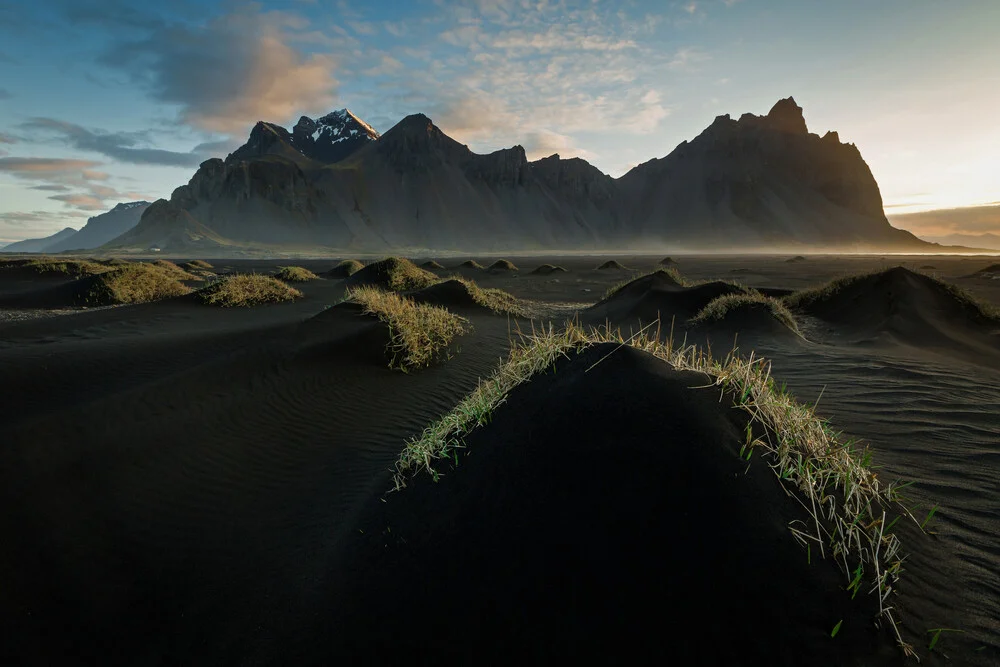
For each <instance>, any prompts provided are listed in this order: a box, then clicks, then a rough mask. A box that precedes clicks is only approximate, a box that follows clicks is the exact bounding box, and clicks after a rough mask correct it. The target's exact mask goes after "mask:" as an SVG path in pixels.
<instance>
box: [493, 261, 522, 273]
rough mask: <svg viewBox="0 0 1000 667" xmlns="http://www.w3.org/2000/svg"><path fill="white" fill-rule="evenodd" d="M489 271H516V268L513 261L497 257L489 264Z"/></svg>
mask: <svg viewBox="0 0 1000 667" xmlns="http://www.w3.org/2000/svg"><path fill="white" fill-rule="evenodd" d="M489 270H490V271H517V270H518V268H517V267H516V266H514V263H513V262H511V261H508V260H506V259H498V260H497V261H495V262H493V263H492V264H490V268H489Z"/></svg>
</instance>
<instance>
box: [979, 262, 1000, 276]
mask: <svg viewBox="0 0 1000 667" xmlns="http://www.w3.org/2000/svg"><path fill="white" fill-rule="evenodd" d="M975 275H977V276H985V277H987V278H992V277H993V276H997V275H1000V264H990V265H989V266H987V267H986V268H983V269H979V270H978V271H976V273H975Z"/></svg>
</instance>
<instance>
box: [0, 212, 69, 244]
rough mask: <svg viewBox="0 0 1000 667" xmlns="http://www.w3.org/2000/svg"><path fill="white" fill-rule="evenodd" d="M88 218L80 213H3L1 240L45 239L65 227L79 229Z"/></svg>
mask: <svg viewBox="0 0 1000 667" xmlns="http://www.w3.org/2000/svg"><path fill="white" fill-rule="evenodd" d="M87 216H88V214H87V213H83V212H79V211H75V212H74V211H3V212H0V239H2V240H3V241H6V242H13V241H23V240H24V239H40V238H45V237H46V236H49V235H50V234H53V233H55V232H57V231H59V230H60V229H63V228H65V227H76V228H77V229H79V228H80V227H81V226H82V223H83V222H84V221H85V220H86V219H87ZM15 230H16V231H15Z"/></svg>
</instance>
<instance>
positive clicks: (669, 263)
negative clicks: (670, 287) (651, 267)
mask: <svg viewBox="0 0 1000 667" xmlns="http://www.w3.org/2000/svg"><path fill="white" fill-rule="evenodd" d="M660 266H677V262H675V261H674V258H673V257H664V258H663V259H661V260H660Z"/></svg>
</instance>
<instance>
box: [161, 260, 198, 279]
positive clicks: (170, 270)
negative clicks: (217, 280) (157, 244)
mask: <svg viewBox="0 0 1000 667" xmlns="http://www.w3.org/2000/svg"><path fill="white" fill-rule="evenodd" d="M149 266H152V267H154V268H156V269H159V270H160V271H162V272H164V273H165V274H167V275H168V276H171V277H172V278H175V279H176V280H204V278H203V277H202V276H199V275H195V274H193V273H190V272H188V271H185V270H184V269H182V268H181V267H179V266H177V265H176V264H174V263H173V262H170V261H168V260H165V259H157V260H155V261H153V262H151V263H150V264H149Z"/></svg>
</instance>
